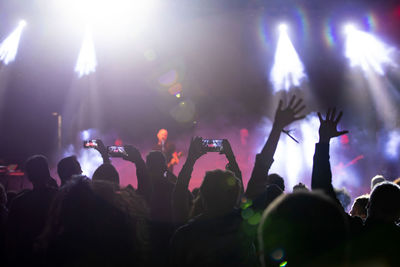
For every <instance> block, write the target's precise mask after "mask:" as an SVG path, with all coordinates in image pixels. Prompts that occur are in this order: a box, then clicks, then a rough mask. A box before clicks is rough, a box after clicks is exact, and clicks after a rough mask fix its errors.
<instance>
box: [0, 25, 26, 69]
mask: <svg viewBox="0 0 400 267" xmlns="http://www.w3.org/2000/svg"><path fill="white" fill-rule="evenodd" d="M25 26H26V21H25V20H21V21H20V22H19V24H18V26H17V28H16V29H15V30H14V31H13V32H12V33H11V34H10V35H9V36H8V37H7V38H6V39H5V40H4V41H3V42H2V43H1V44H0V61H2V62H3V63H4V64H5V65H8V63H10V62H13V61H14V60H15V57H16V56H17V52H18V46H19V40H20V39H21V34H22V30H23V29H24V28H25Z"/></svg>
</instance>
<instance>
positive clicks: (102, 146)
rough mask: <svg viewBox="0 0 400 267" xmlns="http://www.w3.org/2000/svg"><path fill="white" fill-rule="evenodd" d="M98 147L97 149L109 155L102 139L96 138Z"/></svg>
mask: <svg viewBox="0 0 400 267" xmlns="http://www.w3.org/2000/svg"><path fill="white" fill-rule="evenodd" d="M96 143H97V147H96V150H97V151H99V152H100V154H101V155H107V148H106V146H105V145H104V143H103V141H101V139H96Z"/></svg>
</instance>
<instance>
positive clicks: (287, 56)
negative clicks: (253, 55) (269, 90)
mask: <svg viewBox="0 0 400 267" xmlns="http://www.w3.org/2000/svg"><path fill="white" fill-rule="evenodd" d="M278 28H279V39H278V44H277V48H276V52H275V61H274V65H273V67H272V70H271V74H270V80H271V82H272V85H273V87H274V91H275V92H278V91H280V90H286V91H289V89H290V88H291V87H293V86H299V85H300V84H301V82H302V81H303V80H304V79H305V78H306V75H305V73H304V66H303V63H302V62H301V60H300V57H299V55H298V54H297V52H296V50H295V48H294V47H293V44H292V42H291V41H290V38H289V35H288V33H287V28H288V27H287V25H285V24H281V25H279V27H278Z"/></svg>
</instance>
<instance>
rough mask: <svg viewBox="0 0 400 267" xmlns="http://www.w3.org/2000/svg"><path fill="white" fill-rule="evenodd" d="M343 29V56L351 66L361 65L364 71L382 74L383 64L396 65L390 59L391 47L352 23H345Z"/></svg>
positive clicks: (383, 71) (383, 72)
mask: <svg viewBox="0 0 400 267" xmlns="http://www.w3.org/2000/svg"><path fill="white" fill-rule="evenodd" d="M344 30H345V34H346V44H345V56H346V57H347V58H348V59H349V61H350V66H351V67H361V69H362V70H363V71H364V72H369V71H374V72H376V73H378V74H380V75H384V74H385V70H384V67H385V66H389V65H390V66H396V64H395V62H394V61H393V60H392V58H393V57H392V53H393V51H394V49H393V48H391V47H389V46H388V45H386V44H385V43H384V42H382V41H381V40H379V39H378V38H377V37H375V36H373V35H372V34H370V33H367V32H364V31H361V30H359V29H357V28H356V27H355V26H354V25H351V24H349V25H346V26H345V28H344Z"/></svg>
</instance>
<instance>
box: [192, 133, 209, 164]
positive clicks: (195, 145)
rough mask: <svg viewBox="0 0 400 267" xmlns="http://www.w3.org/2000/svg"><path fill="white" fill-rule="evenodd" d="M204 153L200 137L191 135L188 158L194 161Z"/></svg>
mask: <svg viewBox="0 0 400 267" xmlns="http://www.w3.org/2000/svg"><path fill="white" fill-rule="evenodd" d="M206 153H207V152H205V151H204V149H203V144H202V138H201V137H198V136H196V137H193V138H192V141H191V142H190V147H189V153H188V160H189V159H190V160H193V161H196V160H197V159H199V158H200V157H201V156H203V155H204V154H206Z"/></svg>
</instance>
